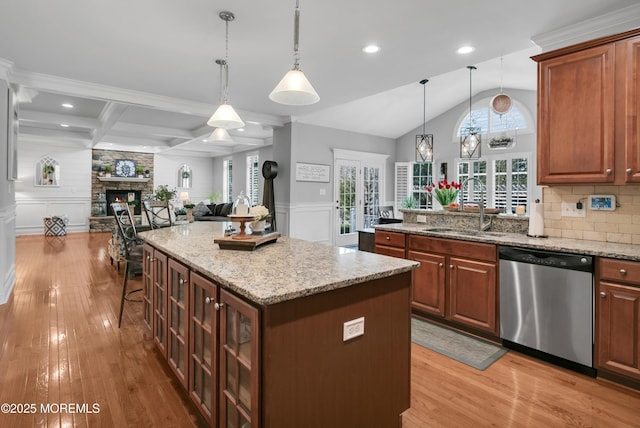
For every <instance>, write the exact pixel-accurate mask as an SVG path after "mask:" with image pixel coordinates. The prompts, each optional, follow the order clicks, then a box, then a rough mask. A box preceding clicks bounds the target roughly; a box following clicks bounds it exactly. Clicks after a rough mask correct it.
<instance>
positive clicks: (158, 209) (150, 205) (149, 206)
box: [142, 199, 175, 229]
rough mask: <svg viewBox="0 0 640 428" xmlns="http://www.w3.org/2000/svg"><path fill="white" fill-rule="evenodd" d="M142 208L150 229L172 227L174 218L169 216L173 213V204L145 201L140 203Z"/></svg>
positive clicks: (153, 200)
mask: <svg viewBox="0 0 640 428" xmlns="http://www.w3.org/2000/svg"><path fill="white" fill-rule="evenodd" d="M142 206H143V207H144V212H145V215H146V216H147V221H148V223H149V226H150V227H151V229H159V228H161V227H170V226H173V225H174V223H175V217H174V216H172V215H171V214H172V211H173V204H172V203H171V202H169V201H159V200H156V199H147V200H145V201H143V202H142Z"/></svg>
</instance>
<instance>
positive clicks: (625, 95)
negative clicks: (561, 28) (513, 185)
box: [533, 29, 640, 184]
mask: <svg viewBox="0 0 640 428" xmlns="http://www.w3.org/2000/svg"><path fill="white" fill-rule="evenodd" d="M533 59H534V60H535V61H537V62H538V177H537V181H538V184H572V183H577V184H590V183H615V184H624V183H630V182H640V150H639V144H640V133H639V132H638V115H639V113H640V104H639V103H640V29H638V30H634V31H630V32H627V33H623V34H619V35H616V36H609V37H605V38H601V39H597V40H593V41H590V42H586V43H582V44H579V45H575V46H571V47H568V48H563V49H559V50H556V51H552V52H548V53H545V54H541V55H538V56H535V57H533Z"/></svg>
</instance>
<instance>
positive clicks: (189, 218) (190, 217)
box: [185, 208, 193, 223]
mask: <svg viewBox="0 0 640 428" xmlns="http://www.w3.org/2000/svg"><path fill="white" fill-rule="evenodd" d="M185 211H187V221H188V222H189V223H193V208H185Z"/></svg>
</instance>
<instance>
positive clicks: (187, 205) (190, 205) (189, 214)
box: [182, 201, 196, 223]
mask: <svg viewBox="0 0 640 428" xmlns="http://www.w3.org/2000/svg"><path fill="white" fill-rule="evenodd" d="M182 206H183V207H184V209H185V211H186V212H187V221H188V222H189V223H193V208H194V207H195V206H196V205H195V204H193V203H191V202H190V201H185V202H184V204H182Z"/></svg>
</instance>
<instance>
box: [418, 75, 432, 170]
mask: <svg viewBox="0 0 640 428" xmlns="http://www.w3.org/2000/svg"><path fill="white" fill-rule="evenodd" d="M428 81H429V80H428V79H422V80H421V81H420V84H421V85H422V97H423V105H422V134H418V135H416V162H433V134H427V131H426V129H427V93H426V86H425V85H426V84H427V82H428Z"/></svg>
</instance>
